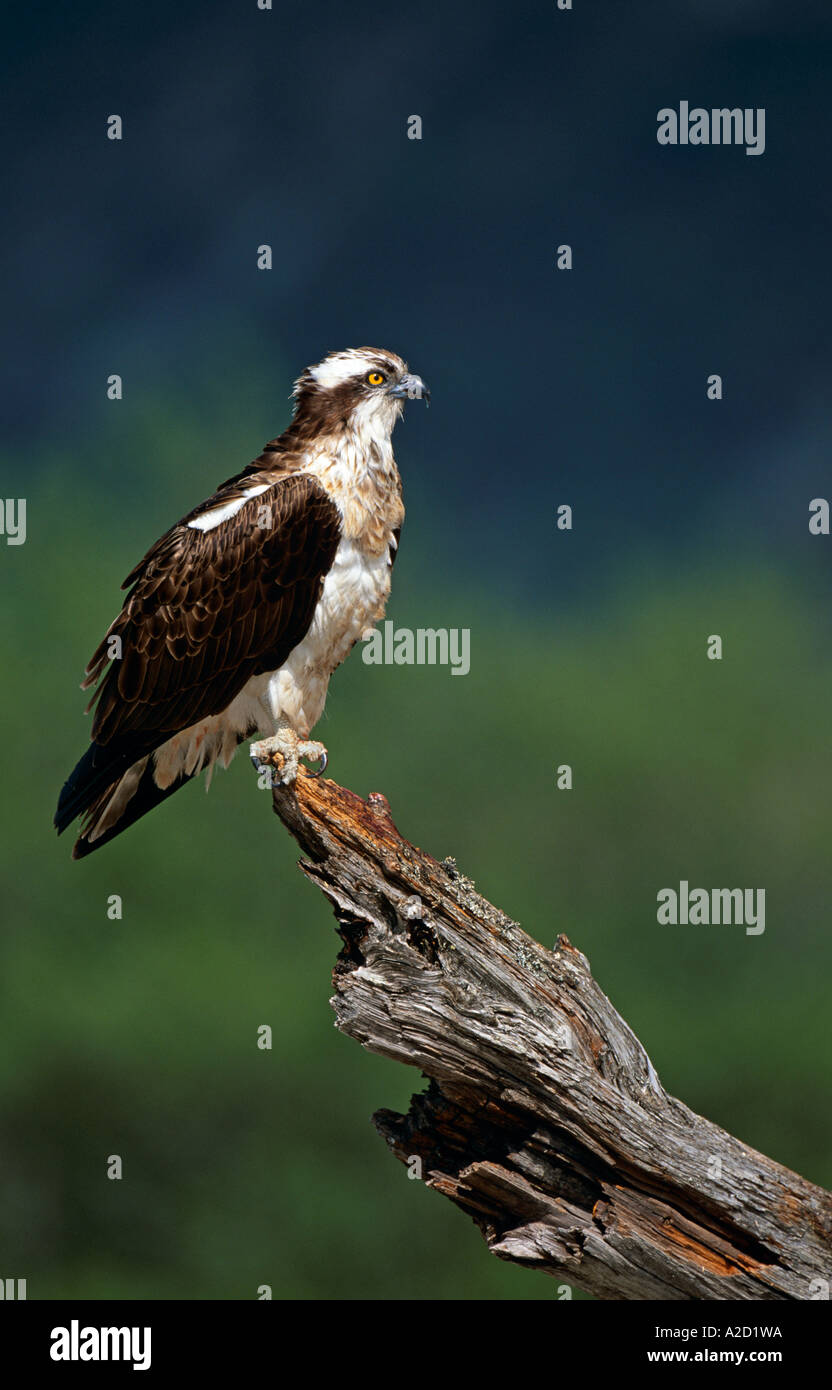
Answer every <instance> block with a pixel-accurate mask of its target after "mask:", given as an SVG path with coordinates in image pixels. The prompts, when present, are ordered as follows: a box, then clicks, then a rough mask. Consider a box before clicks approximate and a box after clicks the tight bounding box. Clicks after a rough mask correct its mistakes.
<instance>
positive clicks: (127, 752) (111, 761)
mask: <svg viewBox="0 0 832 1390" xmlns="http://www.w3.org/2000/svg"><path fill="white" fill-rule="evenodd" d="M151 747H152V745H151ZM149 751H150V748H148V746H147V744H144V745H142V743H140V742H139V741H138V740H137V739H136V738H128V739H122V740H119V741H118V742H115V743H91V744H90V746H89V748H88V749H87V751H86V753H85V754H84V756H83V758H81V759H79V761H78V762H77V763H76V765H75V767H74V768H73V769H72V771H71V773H70V774H69V776H68V777H67V779H66V781H65V782H64V785H63V787H62V788H61V794H60V796H59V797H58V808H57V810H56V812H55V821H54V824H55V829H56V830H57V832H58V834H59V835H62V834H63V832H64V831H65V830H66V828H67V826H68V825H71V824H72V822H73V821H74V820H75V818H76V817H77V816H82V815H83V814H84V812H85V811H88V810H89V808H90V807H91V806H92V804H93V802H94V801H97V800H98V798H99V797H100V796H101V795H102V793H104V792H105V791H106V790H107V788H108V787H113V786H114V784H115V783H116V782H118V780H119V778H120V777H121V776H122V775H123V774H124V773H125V772H126V771H127V770H128V768H130V767H132V766H133V764H134V763H135V762H138V760H139V759H140V758H142V757H144V755H145V754H146V753H148V752H149Z"/></svg>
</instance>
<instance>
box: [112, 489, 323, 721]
mask: <svg viewBox="0 0 832 1390" xmlns="http://www.w3.org/2000/svg"><path fill="white" fill-rule="evenodd" d="M258 482H261V483H263V482H265V483H268V485H269V486H268V490H267V491H266V492H263V493H261V494H260V495H259V496H256V497H250V498H248V499H247V500H246V501H245V502H244V503H243V505H242V507H241V508H240V509H239V511H237V512H236V513H235V514H234V515H233V516H231V517H229V518H227V519H226V520H225V521H222V522H220V523H219V524H218V525H217V526H215V527H213V528H212V529H211V530H207V531H202V530H198V529H196V528H193V527H191V526H189V525H188V522H189V521H192V520H193V519H194V518H195V517H197V516H200V515H204V514H205V512H206V511H208V510H212V509H214V508H216V507H220V506H223V505H225V504H226V503H228V502H230V501H234V500H235V499H239V498H240V496H241V495H242V489H243V488H250V487H252V486H253V485H255V484H257V483H258ZM339 539H340V518H339V514H338V510H337V508H336V507H335V505H334V503H333V502H331V501H330V499H329V497H328V496H327V494H326V492H325V491H324V490H323V488H322V487H321V485H320V483H318V482H317V481H316V479H314V478H311V477H309V476H308V475H305V474H302V473H287V474H283V475H278V476H277V478H276V476H275V474H274V473H272V474H268V473H259V474H258V473H252V472H250V471H247V474H246V476H245V478H244V480H242V481H238V480H233V481H232V482H231V483H229V484H227V485H226V486H225V487H223V488H220V489H219V490H218V491H217V492H216V493H215V494H214V496H213V497H212V498H211V499H210V501H209V502H207V503H204V504H203V505H202V506H201V507H199V508H197V509H196V511H194V512H192V513H190V515H189V516H187V517H185V518H183V520H182V521H180V522H179V523H178V525H176V526H174V527H173V528H172V529H171V530H170V531H168V533H167V534H166V535H165V536H163V537H162V538H161V540H159V541H158V542H157V543H156V545H154V546H153V548H152V550H150V551H149V552H148V553H147V555H146V556H145V558H144V559H143V560H142V561H141V563H140V564H139V565H137V566H136V568H135V569H134V570H133V571H132V573H131V574H130V575H128V577H127V579H126V580H125V586H127V585H128V584H129V585H132V587H131V589H130V593H129V594H128V596H127V598H126V599H125V602H124V607H123V609H122V611H121V613H120V614H119V616H118V617H117V618H116V620H115V622H114V623H112V624H111V626H110V628H109V631H108V632H107V635H106V637H105V638H104V640H103V641H102V643H101V644H100V646H99V647H98V649H97V651H96V652H95V654H94V655H93V657H92V660H91V661H90V664H89V666H88V667H87V676H86V680H85V681H84V686H85V687H87V688H88V687H90V686H92V685H94V684H95V682H96V681H98V680H99V679H101V683H100V685H99V686H98V689H97V691H96V693H95V695H94V696H93V698H92V700H91V702H90V707H92V706H93V705H95V706H96V712H95V720H94V723H93V730H92V737H93V740H94V741H95V743H96V744H98V745H99V746H100V745H102V744H108V743H110V742H111V741H112V740H114V739H118V740H119V742H121V740H122V737H123V736H133V737H134V738H135V736H137V735H138V736H139V737H140V738H141V742H142V746H143V747H144V748H147V747H148V745H149V744H151V743H152V744H153V745H154V746H158V744H159V743H161V742H164V740H165V739H166V738H168V737H170V735H171V734H172V733H175V732H177V731H179V730H180V729H186V728H188V727H189V726H190V725H191V724H195V723H197V722H198V721H199V720H200V719H204V718H206V717H207V716H209V715H213V714H220V713H221V712H222V711H223V710H224V709H225V708H226V707H227V706H228V705H229V704H230V702H231V701H232V700H233V699H234V696H235V695H237V694H238V692H239V691H240V690H241V689H242V688H243V686H244V685H245V683H246V681H247V680H248V679H249V677H250V676H253V675H258V674H260V673H261V672H264V671H273V670H276V669H277V668H278V667H279V666H281V665H282V664H283V662H284V661H285V660H286V658H287V657H288V656H289V654H290V652H291V651H292V649H293V647H295V646H296V645H297V643H298V642H300V641H301V640H302V638H303V637H304V635H305V634H306V632H307V630H308V628H309V625H310V623H311V621H312V617H313V614H314V612H315V607H316V605H317V602H318V599H319V597H320V593H321V589H322V587H323V581H324V578H325V576H326V574H327V573H328V571H329V569H330V567H331V565H332V561H333V559H334V556H335V551H336V549H337V547H338V541H339ZM114 637H118V638H120V639H121V657H120V659H116V660H113V661H110V663H109V665H108V660H109V650H111V649H112V648H111V642H112V639H113V638H114ZM102 677H103V678H102ZM131 741H132V739H131Z"/></svg>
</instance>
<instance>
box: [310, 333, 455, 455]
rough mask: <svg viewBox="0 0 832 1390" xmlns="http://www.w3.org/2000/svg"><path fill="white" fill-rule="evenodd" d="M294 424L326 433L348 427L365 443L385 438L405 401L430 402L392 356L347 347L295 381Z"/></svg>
mask: <svg viewBox="0 0 832 1390" xmlns="http://www.w3.org/2000/svg"><path fill="white" fill-rule="evenodd" d="M293 394H294V397H295V402H296V405H295V420H296V422H299V421H300V420H301V419H308V420H309V421H310V422H312V421H314V422H315V425H316V428H318V429H321V430H323V431H324V432H326V433H328V432H330V431H331V430H336V429H339V428H340V429H343V428H347V429H350V430H353V431H354V432H355V433H356V434H358V435H361V436H367V437H370V438H375V439H378V438H383V437H385V436H386V437H389V435H390V434H391V432H392V429H393V426H394V425H395V423H396V421H397V420H398V418H399V416H400V415H401V413H402V410H403V408H404V403H405V401H407V400H424V401H425V402H427V401H428V400H429V399H430V391H429V390H428V388H427V386H426V385H425V383H424V382H423V381H422V378H421V377H419V376H414V375H413V374H412V373H411V372H409V371H408V370H407V363H406V362H403V361H402V359H401V358H400V357H397V356H396V354H395V352H387V351H385V350H384V349H380V348H369V347H365V348H348V349H347V350H346V351H345V352H331V353H330V354H329V356H328V357H325V358H324V359H323V361H322V362H319V363H318V365H317V366H315V367H307V369H306V371H305V372H304V373H303V375H302V376H300V377H299V378H298V380H297V381H296V382H295V389H294V392H293Z"/></svg>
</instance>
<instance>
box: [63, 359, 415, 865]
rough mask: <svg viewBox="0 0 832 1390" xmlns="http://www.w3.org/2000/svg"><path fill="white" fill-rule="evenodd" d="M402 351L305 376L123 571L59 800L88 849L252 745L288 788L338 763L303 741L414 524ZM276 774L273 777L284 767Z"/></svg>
mask: <svg viewBox="0 0 832 1390" xmlns="http://www.w3.org/2000/svg"><path fill="white" fill-rule="evenodd" d="M428 396H429V392H428V390H427V388H426V386H425V385H424V383H423V381H422V380H421V378H420V377H418V376H412V375H411V374H410V373H409V372H408V370H407V365H406V363H404V362H403V361H402V359H401V358H400V357H397V356H396V354H395V353H393V352H384V351H379V350H377V349H375V348H351V349H349V350H348V351H346V352H335V353H331V354H330V355H329V356H328V357H326V358H324V360H323V362H320V363H319V364H318V366H316V367H309V368H308V369H307V370H306V371H305V372H304V373H303V375H302V376H301V377H299V379H298V381H297V382H296V383H295V389H294V399H295V410H294V415H293V418H292V422H291V424H290V425H289V427H288V429H287V430H286V431H285V432H284V433H283V434H282V435H280V437H279V438H278V439H273V440H272V441H271V443H270V444H267V445H266V447H265V449H264V451H263V453H262V454H261V455H260V457H259V458H257V459H256V460H255V461H254V463H251V464H249V466H248V468H245V469H244V470H243V471H242V473H237V474H235V476H234V477H233V478H230V479H229V480H228V482H225V483H223V484H222V485H221V486H220V487H218V488H217V490H216V492H215V493H214V494H213V495H212V496H211V497H209V498H208V500H207V501H206V502H203V503H201V505H200V506H198V507H196V508H195V509H194V510H193V511H192V512H189V513H188V515H187V516H185V517H183V518H182V520H181V521H180V522H178V523H177V524H176V526H174V527H172V528H171V530H170V531H168V532H167V533H166V534H165V535H164V536H162V538H161V540H159V541H157V542H156V544H155V545H154V546H153V548H152V549H151V550H149V551H148V553H147V554H146V555H145V557H144V559H143V560H142V561H141V562H140V564H138V565H137V566H136V568H135V569H134V570H132V571H131V573H130V574H129V575H128V576H127V578H126V579H125V581H124V584H123V585H122V588H124V589H129V593H128V594H127V597H126V599H125V601H124V606H123V608H122V610H121V612H120V613H119V615H118V617H117V618H116V619H115V621H114V622H113V623H112V624H111V625H110V628H109V630H108V632H107V634H106V636H105V637H104V640H103V641H102V642H101V644H100V646H99V647H98V649H97V650H96V651H95V653H94V654H93V657H92V659H91V661H90V663H89V665H88V666H87V669H86V673H85V679H84V681H83V684H82V689H90V688H91V687H93V686H95V685H96V683H97V689H96V691H95V694H94V695H93V697H92V699H91V701H90V704H89V706H88V709H92V708H93V707H95V718H94V721H93V727H92V743H91V744H90V747H89V749H88V750H87V752H86V753H85V754H84V756H83V757H82V758H81V761H80V762H79V763H78V765H77V767H76V768H75V769H74V771H73V772H72V773H71V774H70V777H69V779H68V780H67V782H66V784H65V786H64V788H63V790H62V792H61V795H60V799H59V801H58V809H57V812H56V814H55V825H56V826H57V829H58V833H59V834H60V833H61V832H62V831H63V830H65V829H66V827H67V826H68V825H69V824H70V823H71V822H72V821H73V820H75V818H76V817H77V816H82V817H83V819H82V822H81V834H80V837H79V839H78V840H77V842H76V844H75V848H74V850H73V858H75V859H80V858H83V856H84V855H87V854H91V853H92V851H93V850H95V849H98V848H100V846H101V845H104V844H106V843H107V841H108V840H112V839H113V838H114V837H115V836H116V835H119V834H120V833H121V831H122V830H126V829H127V827H128V826H129V825H132V824H133V823H134V821H137V820H138V819H139V818H140V817H141V816H143V815H145V814H146V813H147V812H148V811H150V810H152V809H153V807H154V806H158V804H159V803H160V802H161V801H164V800H165V799H166V798H167V797H169V796H171V795H172V794H173V792H175V791H178V789H179V788H180V787H182V786H184V785H185V783H186V782H188V781H190V779H191V778H192V777H195V776H197V774H198V773H200V772H201V771H202V770H203V769H207V770H208V776H209V777H210V773H211V769H212V768H213V765H214V763H216V762H220V763H222V765H223V766H224V767H227V766H228V764H229V763H230V761H231V759H232V757H233V756H234V753H235V751H236V749H237V746H238V744H240V743H241V742H242V741H243V740H244V739H246V738H248V737H249V736H250V735H251V734H253V733H255V732H260V733H266V734H267V735H268V737H266V738H264V739H262V740H261V741H260V742H257V743H253V744H252V745H251V754H252V759H253V761H254V762H255V765H256V766H258V767H263V766H269V767H270V768H272V769H276V770H277V772H276V775H277V776H278V777H279V779H280V780H281V781H283V782H291V781H292V780H293V779H294V778H295V777H296V775H297V770H298V759H299V758H309V759H311V760H315V761H317V762H319V763H320V768H319V771H320V772H322V771H323V769H324V767H325V766H326V756H327V755H326V749H325V748H324V746H323V744H322V743H318V742H313V741H311V740H310V738H309V735H310V733H311V731H312V729H313V728H314V726H315V724H316V723H317V722H318V720H319V719H320V717H321V714H322V713H323V708H324V702H325V700H326V692H327V686H328V684H329V678H330V676H331V675H332V673H333V671H334V670H335V668H336V666H339V665H340V664H341V662H342V661H343V660H344V658H345V657H346V656H347V654H348V652H349V651H350V649H351V648H352V647H353V646H354V644H355V643H356V642H357V641H358V639H359V638H360V637H361V636H362V634H363V633H364V632H366V631H367V630H368V629H370V628H372V627H373V625H374V624H375V623H376V622H377V621H378V620H379V618H381V617H382V616H383V614H384V610H385V605H386V603H387V597H388V595H389V593H390V573H391V569H392V566H393V561H394V560H395V557H396V549H397V546H398V540H399V533H400V531H401V526H402V521H403V519H404V506H403V504H402V496H401V479H400V477H399V473H398V470H397V468H396V464H395V461H394V459H393V449H392V444H391V435H392V432H393V427H394V425H395V423H396V421H397V420H398V418H399V416H400V415H401V413H402V409H403V406H404V402H405V401H406V400H408V399H421V398H422V397H425V398H427V397H428ZM272 775H273V776H274V775H275V773H274V771H273V773H272Z"/></svg>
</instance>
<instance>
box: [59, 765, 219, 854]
mask: <svg viewBox="0 0 832 1390" xmlns="http://www.w3.org/2000/svg"><path fill="white" fill-rule="evenodd" d="M142 764H144V765H143V766H142ZM194 775H195V774H194V773H191V774H190V775H186V774H183V775H182V776H181V777H178V778H177V779H176V781H174V782H171V784H170V786H169V787H157V785H156V783H155V781H154V778H153V760H152V758H150V757H145V758H143V759H141V760H140V762H139V763H136V764H135V766H134V768H131V769H129V771H128V773H126V774H123V775H122V777H119V778H116V780H115V781H114V782H113V783H111V784H110V786H108V787H106V788H105V790H104V791H103V792H102V793H101V794H100V795H99V796H98V797H97V798H96V800H95V801H94V802H93V803H92V804H91V805H90V806H89V808H88V810H87V812H86V814H85V816H84V819H83V821H82V824H81V834H80V835H79V836H78V839H77V840H76V841H75V844H74V846H73V849H72V857H73V859H84V858H86V856H87V855H88V854H92V853H93V851H94V850H97V849H101V847H102V845H106V844H109V842H110V840H114V839H115V837H116V835H120V834H121V832H122V830H127V828H128V826H131V825H135V823H136V821H137V820H141V818H142V816H146V815H147V813H148V811H152V810H153V809H154V807H156V806H159V805H160V804H161V802H163V801H166V800H167V798H168V797H169V796H173V793H174V792H177V791H179V788H180V787H184V786H185V783H186V782H190V781H192V780H193V777H194ZM128 780H129V782H130V784H131V785H128V786H127V787H126V788H122V784H123V783H127V782H128ZM111 803H112V805H111Z"/></svg>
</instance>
